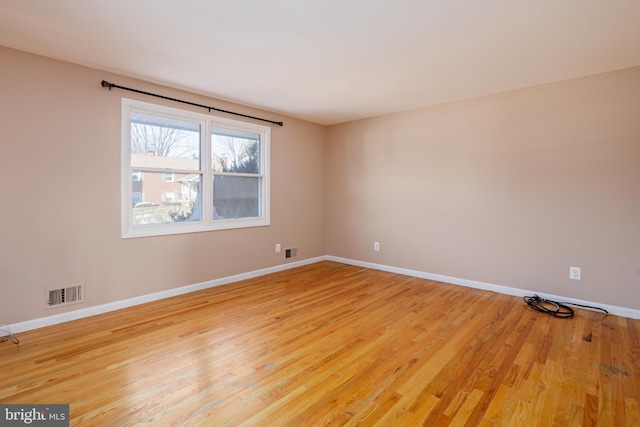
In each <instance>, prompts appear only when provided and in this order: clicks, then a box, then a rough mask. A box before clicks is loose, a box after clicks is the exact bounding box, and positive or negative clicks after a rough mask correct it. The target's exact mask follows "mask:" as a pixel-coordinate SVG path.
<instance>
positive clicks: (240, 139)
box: [211, 127, 260, 173]
mask: <svg viewBox="0 0 640 427" xmlns="http://www.w3.org/2000/svg"><path fill="white" fill-rule="evenodd" d="M211 166H212V168H213V170H214V171H215V172H237V173H260V134H258V133H253V132H246V131H239V130H234V129H225V128H219V127H214V128H213V131H212V133H211Z"/></svg>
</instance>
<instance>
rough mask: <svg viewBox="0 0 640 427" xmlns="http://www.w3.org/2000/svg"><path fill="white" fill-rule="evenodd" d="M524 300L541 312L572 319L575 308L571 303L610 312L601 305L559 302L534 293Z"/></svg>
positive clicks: (605, 312)
mask: <svg viewBox="0 0 640 427" xmlns="http://www.w3.org/2000/svg"><path fill="white" fill-rule="evenodd" d="M522 299H523V300H524V302H526V303H527V305H528V306H529V307H531V308H533V309H534V310H535V311H539V312H540V313H545V314H548V315H550V316H553V317H560V318H562V319H570V318H572V317H573V314H574V311H573V308H571V307H569V305H573V306H575V307H582V308H587V309H590V310H599V311H601V312H603V313H604V314H609V312H608V311H607V310H605V309H604V308H600V307H591V306H590V305H581V304H574V303H571V302H557V301H551V300H548V299H544V298H540V297H539V296H538V295H534V296H532V297H523V298H522Z"/></svg>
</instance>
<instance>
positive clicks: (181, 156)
mask: <svg viewBox="0 0 640 427" xmlns="http://www.w3.org/2000/svg"><path fill="white" fill-rule="evenodd" d="M125 117H126V119H127V121H128V123H126V125H127V129H125V131H123V138H126V139H128V141H123V149H126V150H127V151H128V153H126V154H127V155H126V158H127V160H128V165H124V164H123V176H125V172H126V177H127V182H126V184H124V185H123V191H124V192H125V193H126V194H123V200H124V199H125V198H126V200H128V203H127V204H128V206H127V207H126V211H125V208H124V207H123V237H136V236H143V235H144V236H146V235H156V234H174V233H181V232H193V231H205V230H211V229H217V228H235V227H246V226H256V225H267V224H268V209H267V206H268V204H267V203H266V201H267V200H268V185H267V178H268V175H267V174H266V163H267V157H266V154H267V152H268V150H267V147H268V135H269V128H267V127H265V126H259V125H255V124H248V123H244V122H237V121H234V120H228V119H225V120H222V119H218V118H213V119H212V118H210V117H209V116H203V115H201V114H196V113H192V112H187V111H182V110H176V109H169V108H166V107H159V106H154V105H153V104H147V103H140V102H136V101H129V100H124V101H123V118H125ZM191 117H193V119H191ZM125 169H126V170H125ZM124 189H126V190H124ZM125 222H126V224H125Z"/></svg>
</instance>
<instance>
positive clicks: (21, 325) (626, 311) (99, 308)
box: [8, 255, 640, 333]
mask: <svg viewBox="0 0 640 427" xmlns="http://www.w3.org/2000/svg"><path fill="white" fill-rule="evenodd" d="M325 260H326V261H335V262H339V263H342V264H348V265H355V266H358V267H365V268H371V269H374V270H381V271H388V272H390V273H397V274H403V275H405V276H412V277H419V278H422V279H428V280H435V281H438V282H444V283H450V284H454V285H461V286H466V287H469V288H475V289H482V290H486V291H492V292H497V293H500V294H505V295H513V296H519V297H523V296H527V295H534V294H535V295H539V296H540V297H542V298H545V299H549V300H554V301H564V302H568V303H573V304H580V305H588V306H597V307H601V308H604V309H605V310H607V311H608V312H609V313H611V314H615V315H617V316H623V317H629V318H631V319H640V310H635V309H632V308H626V307H618V306H614V305H608V304H601V303H597V302H592V301H584V300H579V299H575V298H566V297H561V296H558V295H552V294H545V293H541V292H535V291H530V290H526V289H519V288H511V287H508V286H500V285H494V284H492V283H485V282H479V281H476V280H468V279H460V278H457V277H451V276H443V275H440V274H433V273H426V272H423V271H417V270H409V269H406V268H399V267H392V266H388V265H383V264H375V263H371V262H366V261H358V260H353V259H349V258H340V257H335V256H330V255H327V256H319V257H315V258H309V259H305V260H302V261H295V262H291V263H287V264H281V265H277V266H274V267H268V268H263V269H260V270H254V271H250V272H248V273H242V274H236V275H234V276H228V277H223V278H220V279H215V280H209V281H207V282H202V283H196V284H194V285H188V286H182V287H179V288H174V289H167V290H166V291H161V292H155V293H152V294H147V295H141V296H138V297H133V298H128V299H125V300H120V301H114V302H111V303H107V304H101V305H96V306H93V307H87V308H82V309H79V310H74V311H69V312H66V313H61V314H55V315H53V316H47V317H41V318H38V319H33V320H27V321H24V322H18V323H13V324H10V325H8V326H9V330H10V331H11V332H12V333H18V332H24V331H29V330H32V329H38V328H44V327H46V326H51V325H56V324H58V323H63V322H69V321H71V320H77V319H82V318H85V317H90V316H95V315H97V314H102V313H107V312H110V311H115V310H120V309H122V308H127V307H133V306H135V305H140V304H144V303H147V302H151V301H157V300H160V299H163V298H169V297H173V296H176V295H182V294H186V293H189V292H195V291H199V290H202V289H208V288H212V287H215V286H220V285H226V284H227V283H233V282H238V281H240V280H245V279H251V278H254V277H259V276H264V275H265V274H270V273H276V272H278V271H284V270H288V269H291V268H295V267H300V266H303V265H308V264H313V263H316V262H320V261H325Z"/></svg>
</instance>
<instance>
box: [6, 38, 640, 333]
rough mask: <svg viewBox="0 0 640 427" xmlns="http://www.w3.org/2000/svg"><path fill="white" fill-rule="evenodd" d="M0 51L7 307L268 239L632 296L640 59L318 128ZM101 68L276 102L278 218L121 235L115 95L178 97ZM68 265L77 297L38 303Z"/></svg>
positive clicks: (214, 265)
mask: <svg viewBox="0 0 640 427" xmlns="http://www.w3.org/2000/svg"><path fill="white" fill-rule="evenodd" d="M0 64H1V66H0V130H1V132H2V133H1V136H0V144H1V146H2V155H1V156H0V178H1V179H2V186H1V187H0V188H2V193H1V194H0V196H1V199H0V200H2V205H1V209H0V222H1V223H2V226H0V239H1V242H2V244H1V245H0V291H1V294H0V323H17V322H22V321H26V320H32V319H37V318H40V317H45V316H50V315H53V314H59V313H63V312H65V311H71V310H76V309H80V308H86V307H91V306H96V305H100V304H105V303H109V302H113V301H119V300H122V299H126V298H131V297H135V296H140V295H145V294H149V293H153V292H158V291H162V290H167V289H171V288H175V287H180V286H185V285H190V284H195V283H200V282H204V281H208V280H213V279H216V278H222V277H228V276H231V275H234V274H239V273H244V272H250V271H254V270H258V269H261V268H265V267H270V266H276V265H280V264H283V263H285V260H284V258H283V254H279V255H277V254H275V253H274V244H275V243H281V244H282V245H283V247H285V248H286V247H290V246H296V247H298V249H299V251H298V258H296V259H295V260H303V259H307V258H313V257H316V256H321V255H325V254H328V255H334V256H339V257H345V258H350V259H354V260H360V261H368V262H374V263H379V264H383V265H388V266H394V267H400V268H408V269H414V270H419V271H423V272H429V273H435V274H442V275H447V276H452V277H457V278H462V279H470V280H476V281H484V282H489V283H493V284H498V285H504V286H510V287H516V288H522V289H531V290H535V291H538V292H546V293H552V294H556V295H562V296H567V297H572V298H578V299H584V300H588V301H593V302H601V303H606V304H611V305H617V306H621V307H628V308H632V309H640V119H639V118H640V116H639V113H640V67H638V68H633V69H628V70H622V71H617V72H612V73H607V74H602V75H597V76H591V77H587V78H582V79H575V80H571V81H566V82H560V83H556V84H551V85H545V86H539V87H535V88H530V89H526V90H519V91H513V92H509V93H504V94H499V95H493V96H487V97H482V98H477V99H472V100H467V101H463V102H457V103H452V104H447V105H441V106H437V107H432V108H426V109H421V110H416V111H411V112H406V113H401V114H395V115H389V116H384V117H379V118H372V119H368V120H361V121H357V122H352V123H347V124H342V125H336V126H331V127H328V128H326V127H323V126H319V125H315V124H311V123H308V122H304V121H300V120H296V119H293V118H287V117H284V118H283V117H281V116H279V115H278V114H275V113H270V112H264V111H258V110H254V109H250V108H247V107H244V106H239V105H233V104H230V103H226V102H224V101H220V100H214V99H209V98H205V97H202V96H199V95H196V94H189V93H184V92H180V91H177V90H173V89H170V88H166V87H160V86H156V85H153V84H150V83H145V82H141V81H136V80H133V79H130V78H126V77H123V76H116V75H112V74H109V73H106V72H101V71H97V70H93V69H90V68H84V67H80V66H76V65H72V64H68V63H64V62H59V61H55V60H51V59H46V58H42V57H39V56H35V55H30V54H27V53H22V52H18V51H15V50H10V49H6V48H1V47H0ZM102 79H105V80H109V81H112V82H114V83H117V84H120V85H124V86H132V87H136V88H140V89H143V90H148V91H152V92H160V93H163V94H166V95H168V96H174V97H178V98H186V99H188V100H191V101H194V102H198V103H203V104H212V105H215V106H216V107H219V108H225V109H231V110H236V111H239V112H243V113H247V114H254V115H258V116H265V117H267V118H273V119H275V120H281V119H282V120H284V122H285V126H284V127H282V128H280V127H277V126H275V127H273V130H272V146H271V149H272V158H271V170H272V181H271V223H272V225H271V226H270V227H259V228H251V229H243V230H229V231H215V232H207V233H195V234H186V235H176V236H163V237H153V238H140V239H124V240H123V239H121V238H120V99H121V98H122V97H129V98H137V99H141V100H145V101H153V102H156V101H158V102H160V103H163V104H166V105H170V106H174V107H175V106H177V105H176V104H173V103H170V102H163V101H159V100H152V99H149V98H148V97H145V96H143V95H139V96H138V95H134V94H132V93H129V92H123V91H118V90H115V89H114V90H113V91H111V92H109V91H107V90H106V89H103V88H101V87H100V81H101V80H102ZM195 111H199V110H198V109H195ZM71 189H74V190H71ZM374 241H379V242H380V243H381V251H380V252H374V251H373V242H374ZM569 266H579V267H582V269H583V280H582V281H580V282H577V281H571V280H569V279H568V269H569ZM76 282H84V283H86V287H87V289H86V301H85V302H84V303H83V304H80V305H73V306H69V307H66V308H56V309H49V310H47V309H45V308H44V306H45V304H44V290H45V288H48V287H58V286H65V285H68V284H73V283H76Z"/></svg>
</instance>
